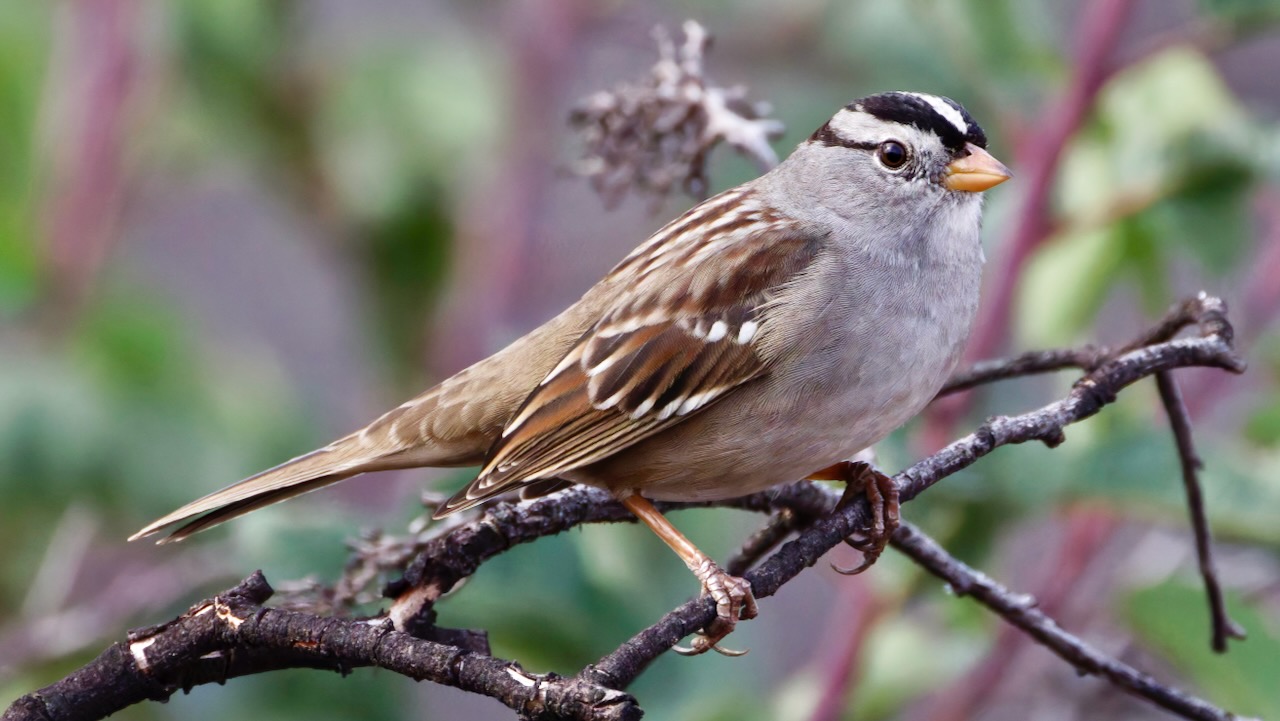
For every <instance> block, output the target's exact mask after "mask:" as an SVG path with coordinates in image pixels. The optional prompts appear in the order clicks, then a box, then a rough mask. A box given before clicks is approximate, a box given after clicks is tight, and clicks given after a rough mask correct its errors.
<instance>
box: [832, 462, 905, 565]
mask: <svg viewBox="0 0 1280 721" xmlns="http://www.w3.org/2000/svg"><path fill="white" fill-rule="evenodd" d="M843 470H844V471H845V482H846V485H845V489H844V495H843V496H841V498H840V503H839V504H838V505H837V506H836V508H837V509H840V508H843V507H844V506H846V505H847V504H848V503H849V502H851V501H852V500H853V499H855V498H857V497H858V496H859V495H865V496H866V497H867V502H868V503H869V504H870V505H871V527H870V528H868V529H867V531H866V533H865V534H864V535H863V536H862V537H859V538H855V537H852V536H851V537H849V538H846V539H844V542H845V544H846V545H848V546H849V547H850V548H853V549H855V550H857V551H859V552H860V553H862V562H861V563H859V564H858V565H856V566H853V567H852V568H842V567H840V566H837V565H835V564H834V563H833V564H831V568H832V569H833V570H834V571H835V572H836V573H842V574H844V575H846V576H853V575H856V574H859V573H862V572H863V571H865V570H867V569H868V568H870V567H871V566H872V565H874V564H875V562H876V560H877V559H879V558H880V554H881V553H883V552H884V549H885V546H887V545H889V539H891V538H892V537H893V532H894V531H896V530H898V523H899V520H900V515H899V503H898V487H897V485H896V484H894V482H893V479H892V478H890V477H888V476H886V475H885V474H883V473H881V472H879V471H877V470H875V469H874V468H872V467H871V466H869V465H867V464H866V463H848V464H845V466H844V469H843Z"/></svg>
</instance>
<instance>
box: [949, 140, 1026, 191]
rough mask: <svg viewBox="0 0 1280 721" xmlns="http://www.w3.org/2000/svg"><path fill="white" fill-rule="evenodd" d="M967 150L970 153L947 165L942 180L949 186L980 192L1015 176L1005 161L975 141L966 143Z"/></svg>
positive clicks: (955, 188) (954, 188) (952, 188)
mask: <svg viewBox="0 0 1280 721" xmlns="http://www.w3.org/2000/svg"><path fill="white" fill-rule="evenodd" d="M965 150H967V151H969V154H968V155H966V156H964V157H963V158H959V159H958V160H953V161H951V163H950V164H949V165H948V166H947V175H946V177H945V178H943V180H942V184H943V185H945V186H947V188H949V189H951V190H963V191H966V192H969V193H980V192H982V191H984V190H987V189H988V188H994V187H995V186H997V185H999V184H1001V183H1003V182H1004V181H1006V180H1008V179H1009V178H1012V177H1013V173H1011V172H1009V169H1008V168H1006V167H1005V166H1004V163H1002V162H1000V161H999V160H996V159H995V157H994V156H993V155H991V153H988V152H987V151H985V150H983V149H982V148H979V147H978V146H976V145H974V144H973V143H968V144H966V145H965Z"/></svg>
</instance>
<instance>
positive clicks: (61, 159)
mask: <svg viewBox="0 0 1280 721" xmlns="http://www.w3.org/2000/svg"><path fill="white" fill-rule="evenodd" d="M66 9H67V10H68V14H67V16H66V17H67V19H68V23H67V25H68V27H67V28H66V29H65V32H64V33H62V37H61V38H59V42H58V43H56V44H55V47H56V51H57V52H58V53H59V54H61V56H62V57H61V58H56V57H55V60H61V62H54V63H53V64H52V65H53V71H52V72H50V73H49V78H48V81H47V82H46V86H45V93H46V102H47V103H52V105H53V106H54V107H55V108H56V109H57V110H58V111H60V113H59V114H60V115H61V117H57V118H51V120H52V121H53V122H54V125H55V127H54V128H53V132H52V134H51V135H52V138H51V142H50V146H51V147H52V149H53V150H54V153H55V157H54V158H53V163H54V170H53V178H52V181H51V182H50V184H49V187H48V190H47V199H46V201H45V228H46V230H45V245H44V258H45V269H46V273H47V274H48V281H49V283H50V295H51V296H52V298H51V300H52V301H53V303H52V304H51V307H49V308H48V310H49V311H50V312H51V313H52V314H53V317H52V318H51V319H50V320H52V321H53V323H54V326H55V327H61V326H63V325H64V324H65V322H66V321H68V320H69V319H70V316H72V315H74V313H75V312H76V310H77V309H78V308H79V307H80V306H81V304H82V303H83V300H84V297H85V295H86V294H87V293H88V290H89V286H90V285H91V284H92V282H93V280H94V278H96V277H97V275H98V270H99V269H100V268H101V266H102V262H103V261H104V260H105V258H106V255H107V249H108V247H109V246H110V245H111V242H112V240H113V239H114V236H115V220H116V216H117V213H118V210H119V204H120V199H121V196H122V185H123V183H124V180H123V171H122V168H121V155H122V151H121V145H122V139H123V137H124V125H125V121H126V110H127V105H128V101H129V99H130V97H131V96H132V92H133V89H134V87H135V85H136V82H135V80H136V76H137V56H136V53H135V51H134V47H133V38H132V34H133V26H134V24H135V22H134V20H135V16H136V14H137V5H136V3H135V2H134V0H80V1H79V2H73V3H71V4H70V5H69V7H67V8H66Z"/></svg>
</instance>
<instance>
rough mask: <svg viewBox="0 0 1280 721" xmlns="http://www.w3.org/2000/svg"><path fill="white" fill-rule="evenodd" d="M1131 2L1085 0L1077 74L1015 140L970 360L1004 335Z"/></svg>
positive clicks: (947, 424) (949, 422) (939, 439)
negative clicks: (1011, 183) (1004, 231)
mask: <svg viewBox="0 0 1280 721" xmlns="http://www.w3.org/2000/svg"><path fill="white" fill-rule="evenodd" d="M1133 5H1134V3H1133V0H1090V1H1089V2H1088V3H1087V4H1086V5H1085V7H1084V10H1083V17H1082V18H1081V19H1080V25H1079V29H1078V32H1077V40H1076V53H1075V60H1074V63H1073V67H1074V68H1075V74H1074V75H1073V76H1072V78H1071V82H1070V83H1069V84H1068V85H1067V87H1066V89H1065V90H1064V91H1063V93H1062V95H1061V97H1059V98H1058V99H1057V100H1055V101H1051V102H1049V103H1048V105H1047V106H1046V108H1045V110H1044V111H1043V112H1041V114H1040V119H1039V120H1038V121H1037V122H1036V123H1035V124H1034V125H1033V126H1032V127H1034V128H1038V130H1037V131H1033V132H1031V133H1030V134H1029V135H1027V136H1026V137H1025V138H1023V139H1022V141H1021V142H1020V143H1019V144H1018V149H1017V153H1016V155H1017V159H1016V162H1015V163H1014V166H1015V168H1016V169H1017V173H1018V175H1017V178H1016V181H1017V185H1018V186H1019V187H1021V188H1022V201H1021V205H1020V206H1019V208H1018V210H1017V211H1016V212H1015V214H1014V220H1013V230H1012V232H1011V233H1010V234H1009V237H1008V239H1007V240H1006V241H1005V242H1004V243H1003V244H1002V245H1001V248H1000V253H999V255H998V257H997V261H996V263H995V266H996V268H995V269H994V272H990V273H989V274H988V276H987V277H988V280H987V289H986V291H985V292H984V294H983V295H984V300H983V303H982V306H981V308H980V309H979V311H978V319H977V322H976V323H975V325H974V334H973V337H972V338H970V340H969V346H968V348H967V350H966V353H965V355H966V358H967V359H968V360H969V361H970V362H972V361H974V360H978V359H981V358H987V357H990V356H993V355H995V354H997V353H998V352H999V351H1000V349H1001V347H1002V346H1003V345H1004V342H1005V340H1006V339H1007V338H1008V335H1009V324H1010V320H1011V318H1012V315H1013V311H1012V307H1013V299H1014V294H1015V292H1016V291H1017V288H1018V281H1019V280H1020V279H1021V278H1022V272H1023V270H1024V269H1025V268H1026V264H1027V261H1028V260H1030V258H1031V256H1032V255H1033V254H1034V253H1035V251H1036V250H1037V249H1038V248H1039V247H1040V246H1041V245H1042V244H1043V243H1044V242H1045V241H1046V240H1047V239H1048V238H1049V237H1050V235H1051V234H1052V230H1053V222H1052V219H1051V217H1050V210H1051V209H1050V207H1049V201H1050V191H1051V190H1052V189H1053V181H1054V180H1055V179H1056V178H1057V175H1058V167H1059V165H1060V164H1061V161H1062V154H1063V151H1064V150H1065V149H1066V145H1067V142H1068V141H1069V140H1070V139H1071V138H1072V136H1074V135H1075V133H1076V131H1077V130H1078V129H1079V128H1080V125H1081V124H1082V123H1083V122H1084V120H1085V118H1086V117H1087V116H1088V114H1089V111H1090V110H1091V109H1092V108H1093V104H1094V99H1095V98H1096V97H1097V95H1098V91H1099V90H1101V89H1102V86H1103V85H1104V84H1105V83H1106V81H1107V78H1109V77H1110V76H1111V73H1112V71H1113V66H1112V64H1111V58H1112V57H1113V55H1114V54H1115V49H1116V45H1117V43H1118V41H1119V38H1120V34H1121V31H1122V30H1123V29H1124V26H1125V23H1126V21H1127V20H1128V18H1129V15H1130V14H1131V11H1132V10H1133ZM969 402H970V401H969V397H968V396H967V395H965V396H957V397H956V398H954V399H951V400H947V401H943V402H940V403H935V404H934V407H933V408H932V409H931V411H930V414H929V420H928V423H927V425H926V426H925V428H924V432H923V441H924V443H925V445H926V447H927V448H929V449H933V448H938V447H941V446H942V445H943V444H944V443H945V442H946V440H947V439H948V438H950V431H951V428H952V426H953V425H954V424H955V422H956V420H958V419H959V418H960V416H962V415H963V414H964V412H965V411H966V410H967V408H968V404H969Z"/></svg>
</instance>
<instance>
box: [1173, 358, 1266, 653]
mask: <svg viewBox="0 0 1280 721" xmlns="http://www.w3.org/2000/svg"><path fill="white" fill-rule="evenodd" d="M1156 385H1157V386H1158V387H1159V388H1160V400H1161V402H1162V403H1164V409H1165V412H1167V413H1168V414H1169V426H1170V428H1172V430H1173V438H1174V442H1175V443H1176V444H1177V446H1178V460H1179V461H1180V462H1181V464H1182V484H1183V486H1184V487H1185V488H1186V490H1187V509H1188V511H1190V514H1191V528H1192V530H1193V531H1194V533H1195V539H1196V559H1197V560H1198V561H1199V564H1200V575H1201V576H1202V577H1204V591H1205V594H1206V595H1207V596H1208V597H1209V618H1210V622H1211V625H1212V627H1213V639H1212V641H1211V645H1212V647H1213V650H1214V651H1217V652H1218V653H1224V652H1225V651H1226V650H1227V639H1230V638H1235V639H1243V638H1244V637H1245V631H1244V629H1243V628H1242V627H1241V626H1240V625H1239V624H1237V623H1236V622H1235V621H1232V620H1231V617H1230V616H1229V615H1228V614H1227V605H1226V602H1225V601H1224V600H1223V598H1222V586H1221V585H1220V584H1219V583H1218V570H1217V566H1216V564H1215V563H1214V561H1213V545H1212V544H1213V540H1212V537H1211V534H1210V531H1209V521H1208V520H1207V519H1206V517H1205V509H1204V494H1203V493H1202V492H1201V490H1200V476H1199V471H1200V469H1202V468H1204V462H1203V461H1201V460H1200V456H1199V454H1197V453H1196V448H1195V444H1194V442H1193V441H1192V440H1191V419H1190V418H1189V417H1188V416H1187V407H1186V405H1185V404H1183V402H1182V393H1181V392H1180V391H1179V390H1178V384H1177V382H1176V381H1174V379H1173V373H1171V372H1169V371H1161V372H1159V373H1156Z"/></svg>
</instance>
